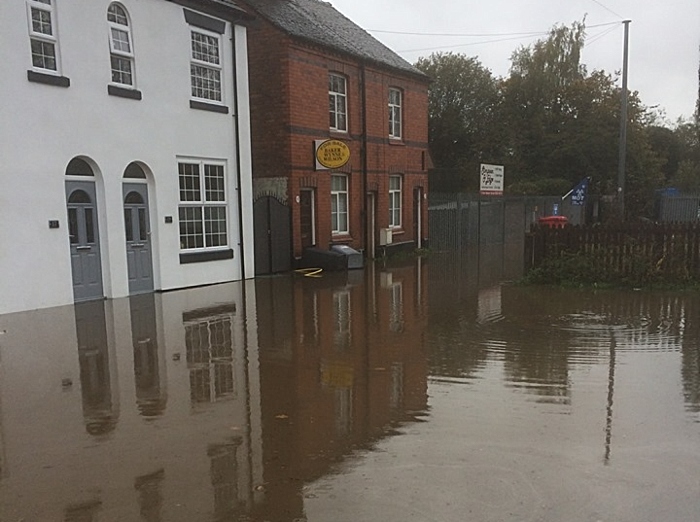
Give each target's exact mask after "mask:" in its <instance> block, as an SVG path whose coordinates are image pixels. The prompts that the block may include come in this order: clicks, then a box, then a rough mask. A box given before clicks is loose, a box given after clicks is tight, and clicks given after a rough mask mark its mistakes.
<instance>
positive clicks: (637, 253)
mask: <svg viewBox="0 0 700 522" xmlns="http://www.w3.org/2000/svg"><path fill="white" fill-rule="evenodd" d="M636 246H637V245H636V244H635V241H634V239H632V238H628V239H627V241H626V244H625V247H624V255H621V254H620V250H619V249H620V247H616V246H610V247H606V248H600V249H598V250H596V251H593V252H573V253H572V252H562V253H561V255H560V256H558V257H552V258H548V259H546V260H545V261H544V262H543V263H542V264H541V265H540V266H539V267H537V268H534V269H532V270H530V271H529V272H528V273H527V274H526V276H525V277H524V278H523V282H524V283H526V284H552V285H559V286H573V287H587V286H597V287H628V288H659V287H663V288H669V287H697V286H698V285H700V277H699V276H698V275H693V274H690V273H689V272H688V269H687V265H686V253H685V248H684V245H682V244H678V245H675V246H674V247H673V248H671V249H669V251H667V252H664V253H662V254H660V253H655V252H647V251H645V250H644V249H639V248H636ZM611 260H614V261H611Z"/></svg>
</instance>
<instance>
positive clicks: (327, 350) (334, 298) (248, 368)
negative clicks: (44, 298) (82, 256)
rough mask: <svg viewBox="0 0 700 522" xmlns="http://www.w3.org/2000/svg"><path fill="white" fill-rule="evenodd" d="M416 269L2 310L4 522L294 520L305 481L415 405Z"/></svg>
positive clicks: (419, 389)
mask: <svg viewBox="0 0 700 522" xmlns="http://www.w3.org/2000/svg"><path fill="white" fill-rule="evenodd" d="M426 270H427V269H426V268H425V267H422V266H420V264H419V265H417V266H416V265H411V266H407V267H397V268H392V269H391V270H382V271H378V270H375V269H374V268H373V267H372V266H368V267H367V268H365V269H364V270H362V271H353V272H350V273H335V274H326V275H324V277H322V278H316V279H314V278H307V277H299V276H294V275H285V276H277V277H271V278H263V279H259V280H256V281H247V282H245V283H231V284H228V285H218V286H212V287H206V288H199V289H188V290H185V291H181V292H169V293H162V294H150V295H142V296H136V297H131V298H125V299H117V300H108V301H93V302H88V303H83V304H80V305H76V306H75V307H72V306H71V307H61V308H56V309H47V310H39V311H33V312H27V313H20V314H14V315H12V316H0V331H2V330H5V331H6V333H4V334H3V335H2V338H1V339H0V340H1V341H2V345H1V346H0V347H1V348H2V365H1V366H0V399H1V400H2V402H1V405H2V409H1V410H0V423H1V424H2V430H0V443H1V444H2V448H0V449H1V450H2V451H1V452H0V487H2V490H3V496H2V499H0V520H22V519H24V520H64V521H97V520H134V521H136V520H144V521H147V522H162V521H163V522H164V521H169V520H203V521H206V520H210V521H215V520H221V521H223V520H238V519H241V517H247V518H246V519H248V520H292V519H295V518H303V516H304V515H303V513H304V497H303V492H302V490H303V487H304V485H305V484H308V483H309V482H310V481H313V480H315V479H317V478H319V477H321V476H323V475H325V474H327V473H329V472H333V471H334V470H336V469H337V467H338V466H341V465H342V462H343V460H344V459H345V458H346V457H348V456H349V455H351V454H352V453H353V452H354V451H357V450H362V449H368V448H371V447H372V446H373V445H374V444H375V443H376V442H378V441H379V440H381V439H382V438H384V437H386V436H388V435H390V434H392V433H395V432H396V430H397V429H400V427H401V426H402V425H403V424H404V423H406V422H411V421H413V420H415V419H416V418H417V417H418V416H420V415H422V414H423V413H424V411H425V408H426V404H427V376H426V374H427V363H426V354H425V352H424V350H425V348H424V345H423V342H424V341H423V335H424V334H423V332H424V330H425V327H426V324H425V321H426V317H425V315H424V313H423V310H424V304H425V303H423V302H422V301H423V299H424V297H425V296H426V295H427V293H426V291H425V288H423V285H424V284H425V282H427V277H425V276H424V272H425V271H426ZM29 382H31V383H34V384H33V386H27V383H29ZM27 412H31V415H28V414H27ZM27 499H30V500H29V501H27ZM37 499H40V501H39V500H37Z"/></svg>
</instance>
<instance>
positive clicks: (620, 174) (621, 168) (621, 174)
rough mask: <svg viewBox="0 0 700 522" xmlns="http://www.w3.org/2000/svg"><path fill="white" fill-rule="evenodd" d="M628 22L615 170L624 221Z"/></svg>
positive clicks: (625, 21)
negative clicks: (616, 166)
mask: <svg viewBox="0 0 700 522" xmlns="http://www.w3.org/2000/svg"><path fill="white" fill-rule="evenodd" d="M630 22H632V20H624V21H623V22H622V23H623V24H625V44H624V51H623V55H622V99H621V107H620V143H619V147H618V148H619V158H618V169H617V199H618V204H619V206H620V219H621V220H624V219H625V161H626V159H627V62H628V58H629V38H630Z"/></svg>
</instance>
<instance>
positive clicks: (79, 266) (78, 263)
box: [66, 181, 104, 301]
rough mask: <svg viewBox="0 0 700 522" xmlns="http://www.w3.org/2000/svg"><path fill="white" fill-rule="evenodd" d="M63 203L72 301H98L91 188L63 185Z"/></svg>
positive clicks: (91, 185)
mask: <svg viewBox="0 0 700 522" xmlns="http://www.w3.org/2000/svg"><path fill="white" fill-rule="evenodd" d="M66 200H67V202H68V204H67V206H68V234H69V241H70V258H71V271H72V275H73V297H74V299H75V301H89V300H90V299H101V298H102V297H104V293H103V291H102V263H101V260H100V237H99V226H98V223H97V205H96V201H95V200H96V198H95V184H94V183H92V182H87V181H67V182H66Z"/></svg>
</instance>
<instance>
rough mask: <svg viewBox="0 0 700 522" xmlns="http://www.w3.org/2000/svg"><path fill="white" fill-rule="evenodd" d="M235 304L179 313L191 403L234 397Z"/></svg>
mask: <svg viewBox="0 0 700 522" xmlns="http://www.w3.org/2000/svg"><path fill="white" fill-rule="evenodd" d="M234 313H235V307H231V306H221V307H217V308H214V309H204V310H196V311H190V312H187V313H185V314H183V316H182V321H183V324H184V325H185V349H186V351H187V365H188V368H189V370H190V397H191V399H192V403H208V402H215V401H218V400H221V399H223V398H235V393H234V392H235V388H234V382H233V340H232V335H233V332H232V325H233V316H234Z"/></svg>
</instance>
